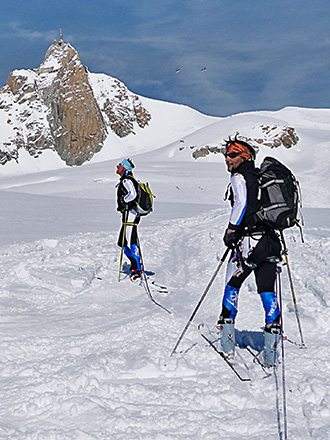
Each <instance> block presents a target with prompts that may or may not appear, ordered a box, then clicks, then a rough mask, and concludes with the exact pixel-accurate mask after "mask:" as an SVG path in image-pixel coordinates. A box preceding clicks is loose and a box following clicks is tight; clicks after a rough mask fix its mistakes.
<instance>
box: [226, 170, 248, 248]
mask: <svg viewBox="0 0 330 440" xmlns="http://www.w3.org/2000/svg"><path fill="white" fill-rule="evenodd" d="M231 186H232V190H233V206H232V209H231V213H230V217H229V223H228V228H227V229H226V232H225V235H224V237H223V241H224V243H225V245H226V246H228V247H230V248H233V247H234V246H235V244H236V243H237V241H238V240H239V238H240V235H239V232H238V230H239V229H240V225H241V223H242V220H243V217H244V214H245V211H246V206H247V189H246V181H245V179H244V177H243V175H242V174H238V173H236V174H233V175H232V176H231Z"/></svg>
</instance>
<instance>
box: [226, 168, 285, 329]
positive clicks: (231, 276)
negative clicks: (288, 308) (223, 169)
mask: <svg viewBox="0 0 330 440" xmlns="http://www.w3.org/2000/svg"><path fill="white" fill-rule="evenodd" d="M257 179H258V173H257V171H256V169H255V166H254V162H253V161H252V160H248V161H245V162H243V163H241V164H240V165H239V166H238V167H237V168H236V169H235V170H234V171H233V172H232V174H231V178H230V196H229V199H230V201H231V205H232V209H231V213H230V218H229V224H228V228H229V229H231V230H233V231H235V232H234V234H235V235H236V236H237V237H240V240H239V241H238V245H237V246H236V249H235V250H233V252H232V255H231V258H230V261H229V263H228V266H227V273H226V286H225V291H224V295H223V300H222V311H221V314H220V317H219V321H218V325H221V324H224V323H232V324H233V323H234V322H235V318H236V315H237V311H238V297H239V291H240V288H241V286H242V284H243V282H244V281H245V279H246V278H247V277H248V276H249V275H250V274H251V272H252V271H254V275H255V280H256V284H257V290H258V293H259V295H260V297H261V300H262V304H263V307H264V311H265V324H266V327H270V326H271V325H272V324H277V325H278V324H279V321H280V309H279V304H278V301H277V297H276V294H275V291H274V290H275V289H274V287H275V279H276V261H279V258H280V252H281V245H280V242H279V239H278V237H277V236H276V234H275V232H274V231H273V230H269V229H268V230H267V229H266V228H265V227H264V226H263V225H261V224H255V220H254V219H255V212H256V211H257V208H258V198H257V194H258V180H257ZM252 224H254V226H253V228H252V227H251V225H252Z"/></svg>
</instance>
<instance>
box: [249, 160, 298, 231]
mask: <svg viewBox="0 0 330 440" xmlns="http://www.w3.org/2000/svg"><path fill="white" fill-rule="evenodd" d="M259 173H260V174H259V195H258V199H259V200H260V208H259V210H258V211H257V213H256V215H257V218H258V220H261V221H262V222H263V223H264V224H265V225H267V226H269V227H270V228H271V229H276V230H279V231H283V229H286V228H291V227H292V226H295V225H297V226H299V227H300V225H299V219H298V211H299V203H300V187H299V182H298V180H297V179H296V178H295V176H294V175H293V174H292V172H291V171H290V170H289V168H287V167H286V166H285V165H283V164H282V163H281V162H279V161H278V160H277V159H275V158H273V157H269V156H267V157H265V159H264V160H263V162H262V164H261V166H260V170H259ZM300 206H301V204H300Z"/></svg>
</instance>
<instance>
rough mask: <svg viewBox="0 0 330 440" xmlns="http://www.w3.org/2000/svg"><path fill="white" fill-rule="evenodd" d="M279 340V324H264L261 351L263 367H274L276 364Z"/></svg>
mask: <svg viewBox="0 0 330 440" xmlns="http://www.w3.org/2000/svg"><path fill="white" fill-rule="evenodd" d="M280 340H281V326H280V324H274V323H273V324H271V325H269V324H268V325H266V327H265V328H264V349H263V352H262V355H263V364H264V366H265V367H276V365H277V364H278V358H279V346H280Z"/></svg>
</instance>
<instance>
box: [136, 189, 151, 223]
mask: <svg viewBox="0 0 330 440" xmlns="http://www.w3.org/2000/svg"><path fill="white" fill-rule="evenodd" d="M136 183H137V193H138V198H137V202H136V203H137V205H136V208H135V209H136V211H137V212H138V213H139V214H140V215H142V216H143V215H148V214H149V213H150V212H152V210H153V201H154V197H155V196H154V195H153V194H152V192H151V188H150V186H149V183H148V182H146V183H141V182H136Z"/></svg>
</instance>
